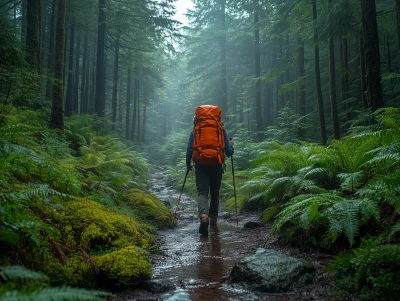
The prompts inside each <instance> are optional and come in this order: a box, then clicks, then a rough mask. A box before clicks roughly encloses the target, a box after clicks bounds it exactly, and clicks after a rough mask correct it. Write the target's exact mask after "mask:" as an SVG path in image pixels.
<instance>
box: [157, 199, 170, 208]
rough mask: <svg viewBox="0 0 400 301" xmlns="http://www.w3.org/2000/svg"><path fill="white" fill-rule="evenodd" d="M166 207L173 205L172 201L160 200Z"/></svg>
mask: <svg viewBox="0 0 400 301" xmlns="http://www.w3.org/2000/svg"><path fill="white" fill-rule="evenodd" d="M160 201H161V203H163V204H164V205H165V206H166V207H171V202H170V201H167V200H160Z"/></svg>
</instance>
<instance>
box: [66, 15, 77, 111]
mask: <svg viewBox="0 0 400 301" xmlns="http://www.w3.org/2000/svg"><path fill="white" fill-rule="evenodd" d="M74 46H75V21H73V22H72V24H71V36H70V39H69V59H68V83H67V96H66V99H65V116H71V115H72V110H73V102H74Z"/></svg>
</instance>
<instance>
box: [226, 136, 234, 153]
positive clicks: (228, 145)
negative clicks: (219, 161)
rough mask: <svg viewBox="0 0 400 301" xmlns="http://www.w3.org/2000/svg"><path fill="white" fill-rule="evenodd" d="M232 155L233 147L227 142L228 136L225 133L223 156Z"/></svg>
mask: <svg viewBox="0 0 400 301" xmlns="http://www.w3.org/2000/svg"><path fill="white" fill-rule="evenodd" d="M233 153H234V149H233V146H232V144H231V141H230V140H229V137H228V134H227V133H226V132H225V154H226V156H227V157H230V156H232V155H233Z"/></svg>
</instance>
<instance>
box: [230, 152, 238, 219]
mask: <svg viewBox="0 0 400 301" xmlns="http://www.w3.org/2000/svg"><path fill="white" fill-rule="evenodd" d="M231 164H232V178H233V196H234V197H235V210H236V226H239V218H238V213H237V202H236V185H235V169H234V168H233V155H232V156H231Z"/></svg>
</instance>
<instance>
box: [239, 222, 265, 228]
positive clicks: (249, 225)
mask: <svg viewBox="0 0 400 301" xmlns="http://www.w3.org/2000/svg"><path fill="white" fill-rule="evenodd" d="M263 226H264V225H263V223H260V222H252V221H250V222H247V223H245V224H244V225H243V227H244V228H246V229H254V228H261V227H263Z"/></svg>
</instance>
